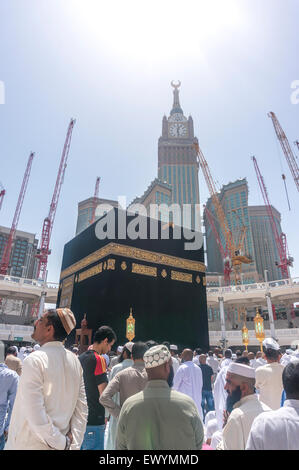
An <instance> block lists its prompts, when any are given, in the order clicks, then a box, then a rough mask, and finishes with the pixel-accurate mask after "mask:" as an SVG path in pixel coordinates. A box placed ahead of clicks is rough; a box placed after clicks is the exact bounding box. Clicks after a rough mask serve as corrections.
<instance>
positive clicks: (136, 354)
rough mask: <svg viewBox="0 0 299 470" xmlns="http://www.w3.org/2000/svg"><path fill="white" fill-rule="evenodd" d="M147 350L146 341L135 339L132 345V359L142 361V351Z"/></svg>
mask: <svg viewBox="0 0 299 470" xmlns="http://www.w3.org/2000/svg"><path fill="white" fill-rule="evenodd" d="M147 350H148V346H147V344H146V343H143V342H142V341H137V342H136V343H134V345H133V347H132V359H133V361H134V362H135V361H143V356H144V353H145V352H146V351H147Z"/></svg>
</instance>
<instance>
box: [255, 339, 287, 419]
mask: <svg viewBox="0 0 299 470" xmlns="http://www.w3.org/2000/svg"><path fill="white" fill-rule="evenodd" d="M263 347H264V353H265V358H266V360H267V364H266V365H265V366H261V367H258V368H257V369H256V371H255V379H256V381H255V386H256V389H257V391H258V392H259V397H260V400H261V401H262V402H263V403H265V404H266V405H268V406H269V407H270V408H271V409H272V410H277V409H278V408H280V404H281V395H282V391H283V385H282V372H283V369H284V366H283V365H282V364H280V358H281V352H280V348H279V344H278V343H277V342H276V341H274V340H273V339H272V338H266V339H265V340H264V341H263Z"/></svg>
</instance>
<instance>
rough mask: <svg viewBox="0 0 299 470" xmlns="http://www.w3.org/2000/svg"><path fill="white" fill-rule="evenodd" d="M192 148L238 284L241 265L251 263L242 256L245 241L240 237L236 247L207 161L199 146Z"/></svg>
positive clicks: (246, 257)
mask: <svg viewBox="0 0 299 470" xmlns="http://www.w3.org/2000/svg"><path fill="white" fill-rule="evenodd" d="M194 147H195V150H196V153H197V160H198V162H199V164H200V167H201V169H202V172H203V174H204V177H205V180H206V183H207V186H208V188H209V191H210V195H211V199H212V204H213V206H214V209H215V213H216V215H217V219H218V221H219V224H220V228H221V230H222V234H223V237H224V239H225V242H226V246H227V250H228V253H229V258H230V261H231V264H232V270H233V272H234V278H235V279H234V281H235V284H239V283H240V282H241V270H242V264H243V263H245V264H249V263H251V262H252V259H251V258H250V257H249V256H247V255H244V254H243V253H242V251H243V245H244V240H245V238H244V237H242V238H241V239H240V240H239V243H238V245H237V244H236V243H235V241H234V238H233V234H232V232H231V230H230V229H229V226H228V222H227V219H226V216H225V214H224V210H223V207H222V205H221V203H220V201H219V198H218V193H217V189H216V185H215V182H214V180H213V178H212V175H211V171H210V168H209V166H208V163H207V161H206V159H205V157H204V155H203V153H202V151H201V149H200V147H199V145H198V144H194ZM240 242H241V244H240Z"/></svg>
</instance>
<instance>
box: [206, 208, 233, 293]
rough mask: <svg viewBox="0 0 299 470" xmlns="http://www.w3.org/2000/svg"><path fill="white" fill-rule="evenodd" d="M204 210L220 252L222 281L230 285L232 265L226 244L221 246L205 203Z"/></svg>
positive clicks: (211, 216)
mask: <svg viewBox="0 0 299 470" xmlns="http://www.w3.org/2000/svg"><path fill="white" fill-rule="evenodd" d="M204 211H205V213H206V215H207V218H208V221H209V224H210V226H211V229H212V231H213V234H214V237H215V240H216V243H217V246H218V248H219V251H220V254H221V256H222V260H223V273H224V283H225V285H226V286H229V285H230V273H231V272H232V266H231V262H230V259H229V255H228V250H227V246H226V245H225V248H224V247H223V245H222V243H221V240H220V237H219V234H218V231H217V229H216V226H215V224H214V220H213V219H214V216H213V214H212V213H211V212H210V211H209V209H208V208H207V206H205V205H204Z"/></svg>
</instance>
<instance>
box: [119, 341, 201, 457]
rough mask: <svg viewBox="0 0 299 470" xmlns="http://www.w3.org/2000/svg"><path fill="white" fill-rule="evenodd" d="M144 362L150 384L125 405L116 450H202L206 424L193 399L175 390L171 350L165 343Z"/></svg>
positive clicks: (154, 349) (157, 347)
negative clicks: (173, 388)
mask: <svg viewBox="0 0 299 470" xmlns="http://www.w3.org/2000/svg"><path fill="white" fill-rule="evenodd" d="M143 359H144V364H145V369H146V373H147V376H148V382H147V385H146V387H145V389H144V390H143V391H142V392H139V393H136V394H135V395H133V396H131V397H130V398H128V399H127V400H126V401H125V403H124V404H123V406H122V409H121V412H120V416H119V422H118V428H117V445H116V449H117V450H170V449H171V450H200V449H201V448H202V444H203V439H204V430H203V424H202V421H201V419H200V417H199V414H198V410H197V407H196V405H195V403H194V401H193V400H192V398H190V397H188V396H187V395H185V394H183V393H180V392H177V391H175V390H172V389H171V384H172V377H173V369H172V358H171V354H170V351H169V349H168V348H167V346H165V345H164V344H161V345H157V346H153V347H152V348H150V349H148V350H147V351H146V353H145V354H144V356H143ZM195 367H197V366H195Z"/></svg>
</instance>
